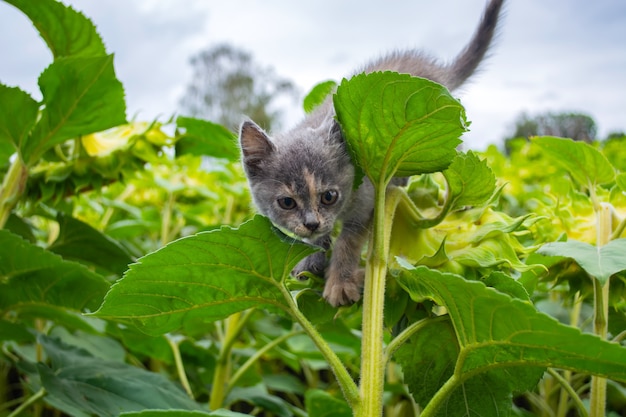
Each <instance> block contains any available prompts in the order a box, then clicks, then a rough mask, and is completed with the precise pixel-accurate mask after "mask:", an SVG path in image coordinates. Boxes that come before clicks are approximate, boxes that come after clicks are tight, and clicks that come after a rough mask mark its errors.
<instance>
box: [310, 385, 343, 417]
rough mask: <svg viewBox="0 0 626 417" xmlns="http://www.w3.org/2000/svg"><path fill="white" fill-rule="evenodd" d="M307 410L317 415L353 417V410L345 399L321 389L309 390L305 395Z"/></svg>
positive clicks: (312, 414) (321, 416)
mask: <svg viewBox="0 0 626 417" xmlns="http://www.w3.org/2000/svg"><path fill="white" fill-rule="evenodd" d="M304 403H305V406H306V411H307V413H309V415H310V416H315V417H352V415H353V414H352V410H351V409H350V406H349V405H348V403H346V402H345V401H344V400H343V399H340V398H336V397H333V396H332V395H330V394H329V393H327V392H326V391H322V390H319V389H311V390H308V391H307V392H306V394H305V396H304Z"/></svg>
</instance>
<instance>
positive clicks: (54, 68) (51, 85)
mask: <svg viewBox="0 0 626 417" xmlns="http://www.w3.org/2000/svg"><path fill="white" fill-rule="evenodd" d="M39 86H40V88H41V92H42V94H43V104H44V105H45V107H44V110H43V111H42V112H41V119H40V120H39V121H38V122H37V124H36V125H35V127H34V129H33V131H32V133H31V135H30V136H29V137H28V138H27V140H26V141H25V142H24V143H23V145H22V147H21V152H22V157H23V159H24V161H25V162H26V164H27V165H31V164H33V163H35V162H36V161H37V160H38V159H39V157H40V156H41V155H42V154H43V152H45V151H46V150H47V149H49V148H51V147H52V146H54V145H57V144H59V143H62V142H64V141H65V140H67V139H71V138H75V137H78V136H80V135H86V134H89V133H93V132H97V131H101V130H105V129H108V128H110V127H113V126H117V125H120V124H122V123H125V121H126V104H125V102H124V90H123V87H122V84H121V83H120V82H119V81H118V79H117V78H116V77H115V71H114V69H113V56H112V55H102V56H95V57H84V56H79V57H67V58H59V59H57V60H55V61H54V62H53V63H52V64H51V65H50V66H49V67H48V68H47V69H46V70H45V71H44V72H43V73H42V74H41V76H40V77H39Z"/></svg>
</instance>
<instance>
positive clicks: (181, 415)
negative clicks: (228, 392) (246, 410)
mask: <svg viewBox="0 0 626 417" xmlns="http://www.w3.org/2000/svg"><path fill="white" fill-rule="evenodd" d="M247 416H248V414H241V413H236V412H234V411H230V410H223V409H220V410H215V411H212V412H210V413H206V412H203V411H189V410H145V411H139V412H126V413H122V414H120V417H247Z"/></svg>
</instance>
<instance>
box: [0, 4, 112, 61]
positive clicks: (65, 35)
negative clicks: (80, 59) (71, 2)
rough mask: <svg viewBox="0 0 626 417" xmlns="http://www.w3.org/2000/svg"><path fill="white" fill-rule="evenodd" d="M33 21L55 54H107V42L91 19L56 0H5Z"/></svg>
mask: <svg viewBox="0 0 626 417" xmlns="http://www.w3.org/2000/svg"><path fill="white" fill-rule="evenodd" d="M5 1H6V2H7V3H9V4H12V5H13V6H15V7H17V8H18V9H20V10H21V11H22V12H23V13H24V14H26V16H28V18H29V19H30V20H31V21H32V22H33V25H35V27H36V28H37V30H38V31H39V34H40V35H41V37H42V39H43V40H44V41H45V42H46V44H47V45H48V48H50V51H51V52H52V55H53V56H54V58H55V59H56V58H60V57H64V56H70V55H82V56H95V55H105V54H106V50H105V47H104V43H103V42H102V39H101V38H100V35H98V32H97V31H96V27H95V26H94V25H93V23H92V22H91V20H89V19H88V18H86V17H85V16H84V15H83V14H82V13H80V12H77V11H76V10H74V9H72V8H71V7H69V6H65V5H64V4H63V3H60V2H58V1H54V0H37V1H36V2H35V1H32V0H5Z"/></svg>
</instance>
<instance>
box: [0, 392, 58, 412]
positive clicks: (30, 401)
mask: <svg viewBox="0 0 626 417" xmlns="http://www.w3.org/2000/svg"><path fill="white" fill-rule="evenodd" d="M46 394H48V393H47V392H46V389H45V388H41V389H40V390H39V391H37V392H36V393H34V394H33V395H32V396H31V397H30V398H29V399H27V400H26V401H24V402H23V403H22V404H20V406H19V407H17V408H16V409H15V410H13V411H12V412H11V414H9V415H8V416H7V417H17V416H19V415H20V414H21V413H22V411H24V410H26V409H27V408H28V407H30V406H31V405H33V404H35V403H36V402H37V401H39V400H40V399H42V398H43V397H45V396H46Z"/></svg>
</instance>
